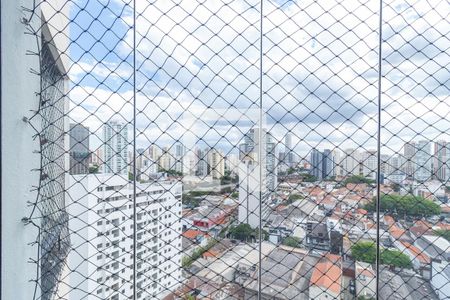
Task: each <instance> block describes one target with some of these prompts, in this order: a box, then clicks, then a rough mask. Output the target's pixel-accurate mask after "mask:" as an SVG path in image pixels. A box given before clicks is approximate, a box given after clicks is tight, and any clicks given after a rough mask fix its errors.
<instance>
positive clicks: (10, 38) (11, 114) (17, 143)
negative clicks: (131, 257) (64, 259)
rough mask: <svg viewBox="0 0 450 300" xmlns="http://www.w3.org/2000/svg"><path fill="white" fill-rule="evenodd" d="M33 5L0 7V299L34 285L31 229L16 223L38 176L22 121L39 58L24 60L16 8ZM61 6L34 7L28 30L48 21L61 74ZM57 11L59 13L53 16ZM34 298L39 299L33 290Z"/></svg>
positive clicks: (27, 44)
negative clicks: (0, 243) (34, 10)
mask: <svg viewBox="0 0 450 300" xmlns="http://www.w3.org/2000/svg"><path fill="white" fill-rule="evenodd" d="M33 2H34V1H33V0H14V1H1V29H2V30H1V45H2V47H1V82H2V89H1V135H2V138H1V160H2V168H1V172H2V175H1V181H2V182H1V184H2V197H1V201H2V203H1V206H2V214H1V234H2V247H1V263H2V271H1V272H2V275H1V284H2V285H1V299H15V300H22V299H23V300H29V299H33V295H34V293H35V283H34V282H30V280H33V279H36V276H37V274H36V270H37V269H36V268H37V265H36V264H33V263H30V262H29V261H30V259H36V257H37V250H38V249H37V245H36V244H34V245H30V244H29V243H31V242H33V241H35V240H36V237H37V234H38V232H37V229H36V227H34V226H33V225H32V224H28V225H26V226H25V224H24V223H23V222H22V218H24V217H28V216H29V215H30V213H31V207H30V206H29V205H28V204H29V203H30V202H34V201H35V200H36V196H37V194H36V192H35V191H32V188H33V186H36V185H38V183H39V172H32V171H31V170H32V169H39V167H40V166H39V164H40V157H39V154H33V151H34V150H38V149H39V145H38V139H36V140H35V141H33V139H32V136H33V135H34V134H35V132H34V131H33V130H32V128H31V126H30V125H29V124H27V123H26V122H24V121H23V117H30V116H31V115H32V112H31V111H32V110H36V109H37V107H38V103H39V97H38V96H37V95H36V94H35V93H36V92H39V90H40V79H39V77H38V76H37V75H33V74H31V73H30V69H34V70H39V57H38V56H36V55H26V51H34V52H37V51H38V49H37V45H38V41H37V40H36V37H35V36H32V35H26V34H24V32H26V31H27V30H26V25H24V24H23V23H22V22H21V21H22V19H23V18H27V19H28V17H29V14H26V15H25V14H24V13H23V11H22V9H21V7H26V8H32V7H33ZM37 3H39V1H37ZM62 3H64V1H61V0H51V1H48V4H45V5H42V6H40V7H39V8H38V9H36V15H35V16H34V17H33V18H32V19H31V22H30V25H31V26H32V27H33V28H36V29H38V28H40V26H41V17H42V16H43V17H44V18H43V19H45V20H47V21H48V23H49V26H48V27H47V28H44V29H43V34H44V35H45V36H46V38H49V37H55V38H54V44H55V47H53V49H51V51H52V54H53V56H54V57H55V59H56V61H57V64H58V68H59V69H60V70H61V71H62V73H63V74H64V73H66V70H67V57H68V49H67V45H68V33H67V32H63V33H59V34H57V35H56V36H55V33H56V32H57V30H58V28H61V27H60V26H62V24H64V22H67V18H66V17H65V16H69V14H68V9H69V7H68V6H66V7H64V8H62ZM51 7H53V8H51ZM41 8H42V12H41ZM55 9H56V10H55ZM59 10H61V12H60V13H56V11H59ZM66 108H67V106H66ZM67 145H68V144H67ZM67 145H66V146H67ZM67 163H68V162H67ZM35 216H37V214H36V215H35ZM36 222H37V223H39V220H36ZM36 293H37V296H38V297H39V288H38V289H37V290H36Z"/></svg>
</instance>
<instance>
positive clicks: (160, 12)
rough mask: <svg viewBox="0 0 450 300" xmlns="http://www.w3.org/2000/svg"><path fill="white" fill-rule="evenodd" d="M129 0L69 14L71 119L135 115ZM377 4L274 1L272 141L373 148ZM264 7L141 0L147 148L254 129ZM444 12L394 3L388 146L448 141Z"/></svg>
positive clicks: (238, 1) (268, 108) (437, 5)
mask: <svg viewBox="0 0 450 300" xmlns="http://www.w3.org/2000/svg"><path fill="white" fill-rule="evenodd" d="M127 2H129V1H121V0H114V1H106V0H104V1H80V0H78V1H76V4H74V5H73V7H72V10H71V18H72V20H73V22H72V23H71V26H70V29H71V31H70V32H71V33H70V36H71V39H72V41H71V57H72V59H73V68H71V70H70V73H71V78H72V79H73V82H72V83H73V85H72V91H71V93H70V98H71V100H72V102H73V107H74V110H73V111H72V114H71V116H73V119H74V120H75V121H82V122H83V123H86V124H87V125H88V126H89V127H90V128H91V129H94V130H93V131H94V132H97V133H99V131H98V130H99V127H100V126H101V123H102V122H104V121H105V120H107V119H109V118H120V119H122V120H124V121H130V122H131V120H132V118H131V117H132V100H133V94H132V88H133V86H132V82H133V63H132V62H133V56H132V54H133V51H132V41H133V40H132V33H133V30H132V25H133V23H134V22H133V19H132V14H131V13H132V11H131V9H130V6H129V5H128V4H126V3H127ZM375 2H376V1H375ZM375 2H374V1H363V0H360V1H356V0H349V1H344V2H342V1H340V2H338V1H323V2H316V1H312V0H308V1H306V0H304V1H276V2H271V1H266V2H265V3H264V8H265V10H264V16H265V18H264V21H263V28H264V37H263V50H262V51H263V71H264V77H263V92H264V95H263V101H262V102H263V106H262V109H263V112H264V124H265V127H267V128H269V129H270V131H271V132H272V133H273V134H274V136H275V137H276V138H278V139H279V140H282V139H283V137H284V135H285V133H286V132H288V131H291V132H292V133H293V140H294V143H295V144H297V150H298V151H299V152H302V151H309V148H311V147H313V146H314V147H316V146H317V147H318V148H332V147H333V145H334V146H338V147H339V148H341V149H344V148H346V147H353V146H355V145H363V147H365V148H366V149H371V148H374V147H375V143H376V139H375V134H376V129H377V127H376V113H377V103H376V101H377V83H378V77H377V72H378V61H377V60H378V3H375ZM86 3H88V4H87V5H85V4H86ZM258 3H259V2H258V1H243V0H234V1H226V2H224V1H216V0H210V1H206V2H204V1H202V2H200V1H186V0H180V1H166V0H157V1H138V2H137V7H136V9H137V13H138V16H139V17H138V19H137V20H136V33H137V48H136V53H137V56H136V59H137V70H136V82H137V89H138V97H137V98H136V101H137V107H138V110H139V114H138V120H137V123H138V129H139V132H140V133H141V134H140V135H139V137H138V143H139V146H144V147H145V146H146V145H148V144H149V143H153V142H155V141H156V142H157V143H159V144H161V146H163V145H164V144H172V143H174V141H176V140H178V139H181V140H183V139H184V140H186V143H192V142H191V140H195V139H196V138H197V137H205V139H206V140H207V143H209V144H210V145H215V144H217V143H219V144H220V145H221V146H222V147H224V148H228V149H229V148H230V147H232V146H235V145H236V144H237V143H239V140H240V139H241V138H242V133H243V132H245V131H246V130H248V127H249V125H248V124H249V123H250V122H249V120H247V119H248V118H247V117H245V114H246V113H247V112H248V111H249V110H251V111H252V110H255V109H256V110H258V109H259V108H260V105H259V103H260V102H259V74H260V70H259V53H260V49H259V36H260V32H259V11H258V9H259V5H258ZM448 13H449V8H448V5H445V1H429V2H427V3H424V2H423V1H392V2H390V3H389V5H386V6H385V8H384V24H383V35H384V39H385V43H384V44H383V65H382V67H383V69H382V70H383V75H384V76H383V81H382V87H383V97H382V103H383V115H382V116H384V117H383V118H382V122H384V123H383V125H384V126H385V128H384V130H383V141H385V142H386V143H387V144H386V147H385V148H386V150H387V152H389V150H392V149H398V148H399V147H400V146H401V144H402V143H403V141H406V140H409V139H420V138H422V136H421V135H423V136H425V137H427V138H430V139H437V138H447V139H448V134H447V133H446V132H448V130H447V129H449V127H450V126H449V122H448V121H447V119H448V118H447V117H448V114H449V102H450V100H449V85H450V83H449V79H450V75H449V72H448V68H449V66H448V64H449V54H448V51H447V50H448V45H449V39H448V36H449V34H448V31H449V28H448V26H446V25H448V22H447V21H446V20H445V16H447V15H448ZM77 105H81V106H79V107H78V108H77V107H76V106H77ZM428 108H433V111H432V112H429V111H428ZM214 110H215V111H222V112H224V114H223V115H217V114H214V112H212V113H211V111H214ZM115 111H119V114H116V115H114V112H115ZM251 121H253V122H254V123H258V120H257V119H253V120H251ZM409 124H414V126H410V125H409ZM430 125H434V126H430ZM392 133H399V134H397V135H395V134H392ZM417 133H419V135H418V134H417ZM188 147H189V146H188ZM390 148H392V149H390Z"/></svg>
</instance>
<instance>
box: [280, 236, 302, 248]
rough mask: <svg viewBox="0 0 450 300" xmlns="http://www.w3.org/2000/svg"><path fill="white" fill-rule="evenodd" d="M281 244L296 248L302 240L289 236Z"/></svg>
mask: <svg viewBox="0 0 450 300" xmlns="http://www.w3.org/2000/svg"><path fill="white" fill-rule="evenodd" d="M281 243H282V244H283V245H286V246H289V247H294V248H296V247H298V246H299V245H300V239H299V238H298V237H294V236H288V237H287V238H285V239H284V240H283V241H282V242H281Z"/></svg>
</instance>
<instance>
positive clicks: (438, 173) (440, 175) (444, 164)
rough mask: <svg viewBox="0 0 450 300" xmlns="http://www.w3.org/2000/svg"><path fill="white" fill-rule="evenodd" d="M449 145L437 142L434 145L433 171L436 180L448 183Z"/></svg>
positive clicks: (449, 174)
mask: <svg viewBox="0 0 450 300" xmlns="http://www.w3.org/2000/svg"><path fill="white" fill-rule="evenodd" d="M449 162H450V143H447V142H446V141H437V142H436V143H434V160H433V169H434V170H433V171H434V176H435V178H436V179H438V180H440V181H448V180H449V179H450V165H449Z"/></svg>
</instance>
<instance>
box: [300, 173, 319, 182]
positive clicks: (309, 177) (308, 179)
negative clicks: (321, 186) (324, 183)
mask: <svg viewBox="0 0 450 300" xmlns="http://www.w3.org/2000/svg"><path fill="white" fill-rule="evenodd" d="M302 177H303V181H304V182H315V181H317V178H316V177H315V176H313V175H311V174H308V173H305V174H302Z"/></svg>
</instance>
